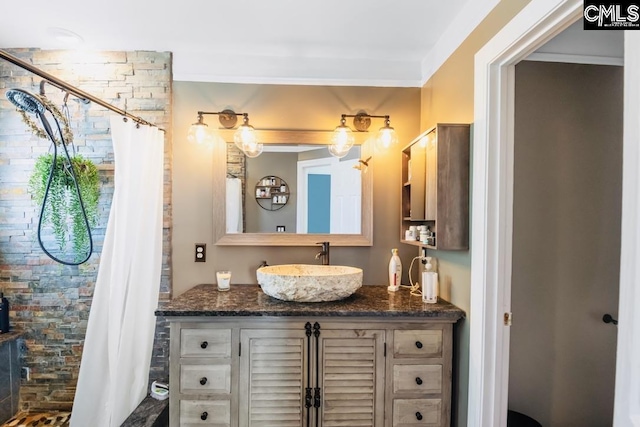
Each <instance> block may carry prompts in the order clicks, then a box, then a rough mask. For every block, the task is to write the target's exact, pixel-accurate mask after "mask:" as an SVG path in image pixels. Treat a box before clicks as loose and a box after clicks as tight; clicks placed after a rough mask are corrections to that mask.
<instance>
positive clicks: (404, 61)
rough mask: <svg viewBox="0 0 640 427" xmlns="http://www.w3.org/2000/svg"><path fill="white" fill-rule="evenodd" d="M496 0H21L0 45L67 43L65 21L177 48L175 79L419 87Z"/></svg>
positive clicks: (89, 37) (99, 39)
mask: <svg viewBox="0 0 640 427" xmlns="http://www.w3.org/2000/svg"><path fill="white" fill-rule="evenodd" d="M497 2H498V0H446V1H443V0H374V1H371V0H369V1H365V0H346V1H345V0H320V1H313V2H311V1H309V2H303V1H300V0H297V1H296V0H271V1H265V0H237V1H225V2H221V1H207V2H204V1H196V0H182V1H167V0H134V1H126V2H125V1H124V0H113V1H110V2H108V3H107V2H105V3H96V2H90V1H89V2H88V1H86V0H55V1H52V0H32V1H26V0H22V1H11V3H10V6H8V9H9V11H10V14H9V15H10V16H5V17H4V18H3V19H2V25H0V46H1V47H2V48H18V47H34V48H41V49H66V48H68V46H65V45H63V44H61V42H60V41H58V40H56V39H55V38H54V37H52V36H51V31H50V29H51V28H52V27H59V28H64V29H66V30H70V31H73V32H75V33H77V34H79V35H80V36H81V37H82V38H83V39H84V43H83V44H82V45H81V48H84V49H92V50H94V49H95V50H152V51H171V52H173V54H174V64H173V70H174V79H175V80H186V81H217V82H245V83H293V84H295V83H304V84H336V85H374V86H420V85H421V84H423V83H424V81H426V79H427V78H428V77H429V76H430V75H431V73H433V72H434V71H435V70H436V69H437V68H438V67H439V66H440V65H441V64H442V62H444V60H445V59H446V58H447V57H448V56H449V55H450V54H451V53H452V52H453V50H454V49H455V47H457V46H458V45H459V44H460V43H461V42H462V41H463V40H464V38H466V36H467V35H468V34H469V33H470V32H471V31H472V30H473V28H475V27H476V25H477V24H478V23H479V22H480V21H481V20H482V19H483V18H484V17H485V16H486V14H487V13H488V12H489V11H490V10H491V9H492V8H493V7H494V6H495V4H497ZM102 4H105V6H102ZM5 11H7V8H5Z"/></svg>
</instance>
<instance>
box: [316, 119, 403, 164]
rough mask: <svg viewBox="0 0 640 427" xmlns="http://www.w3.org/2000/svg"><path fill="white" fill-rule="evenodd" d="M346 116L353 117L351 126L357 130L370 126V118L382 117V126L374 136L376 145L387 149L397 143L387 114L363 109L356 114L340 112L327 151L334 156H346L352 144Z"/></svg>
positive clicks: (363, 129)
mask: <svg viewBox="0 0 640 427" xmlns="http://www.w3.org/2000/svg"><path fill="white" fill-rule="evenodd" d="M347 117H353V127H354V128H355V129H356V130H357V131H358V132H365V131H367V130H368V129H369V126H371V119H384V126H383V127H381V128H380V129H379V130H378V134H377V136H376V145H377V146H378V148H379V149H382V150H387V149H388V148H389V147H391V146H393V145H396V144H397V143H398V135H397V134H396V131H395V129H394V128H392V127H391V126H390V123H391V121H390V119H389V116H388V115H385V116H375V115H372V114H367V113H366V112H364V111H362V112H359V113H358V114H342V116H341V119H340V126H338V127H336V129H335V130H334V131H333V137H332V138H331V140H332V144H331V145H330V146H329V152H330V153H331V154H333V155H334V156H336V157H344V156H346V155H347V153H348V152H349V149H350V148H351V147H352V146H353V140H354V137H353V133H352V131H351V128H349V126H347V125H346V121H347Z"/></svg>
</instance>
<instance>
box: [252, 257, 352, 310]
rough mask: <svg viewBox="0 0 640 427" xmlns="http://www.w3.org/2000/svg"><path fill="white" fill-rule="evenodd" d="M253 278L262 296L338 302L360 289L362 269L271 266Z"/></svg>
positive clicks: (262, 269)
mask: <svg viewBox="0 0 640 427" xmlns="http://www.w3.org/2000/svg"><path fill="white" fill-rule="evenodd" d="M256 275H257V276H258V283H259V284H260V286H261V287H262V291H263V292H264V293H265V294H267V295H269V296H271V297H274V298H277V299H280V300H283V301H298V302H324V301H337V300H340V299H343V298H346V297H348V296H349V295H351V294H353V293H354V292H355V291H357V290H358V288H360V287H361V286H362V269H360V268H356V267H346V266H341V265H307V264H284V265H270V266H267V267H260V268H259V269H258V271H257V272H256Z"/></svg>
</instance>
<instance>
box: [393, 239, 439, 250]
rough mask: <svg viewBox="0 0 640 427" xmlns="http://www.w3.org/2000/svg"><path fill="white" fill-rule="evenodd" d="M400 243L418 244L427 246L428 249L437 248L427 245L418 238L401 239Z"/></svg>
mask: <svg viewBox="0 0 640 427" xmlns="http://www.w3.org/2000/svg"><path fill="white" fill-rule="evenodd" d="M400 243H404V244H406V245H412V246H418V247H421V248H427V249H437V248H436V247H435V246H432V245H427V244H425V243H422V242H420V241H418V240H400Z"/></svg>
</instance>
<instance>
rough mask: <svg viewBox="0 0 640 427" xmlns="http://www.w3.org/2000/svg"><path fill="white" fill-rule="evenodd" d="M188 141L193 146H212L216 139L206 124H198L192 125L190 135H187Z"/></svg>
mask: <svg viewBox="0 0 640 427" xmlns="http://www.w3.org/2000/svg"><path fill="white" fill-rule="evenodd" d="M187 141H189V142H190V143H191V144H206V145H212V144H214V143H215V141H216V138H215V135H214V134H213V132H211V130H210V129H209V126H207V124H206V123H201V122H198V123H194V124H192V125H191V127H190V128H189V133H187Z"/></svg>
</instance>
